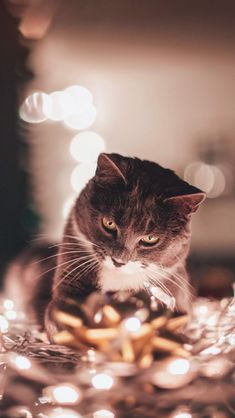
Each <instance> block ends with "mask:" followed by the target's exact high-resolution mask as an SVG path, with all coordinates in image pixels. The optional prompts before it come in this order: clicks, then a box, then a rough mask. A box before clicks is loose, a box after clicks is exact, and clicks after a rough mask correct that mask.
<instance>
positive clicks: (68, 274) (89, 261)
mask: <svg viewBox="0 0 235 418" xmlns="http://www.w3.org/2000/svg"><path fill="white" fill-rule="evenodd" d="M94 257H95V256H94ZM78 261H79V259H77V260H75V261H74V262H73V264H75V262H78ZM91 261H93V259H92V256H91V257H89V259H88V260H86V261H84V262H83V263H82V264H78V265H77V266H76V267H75V268H74V269H72V270H70V271H69V272H68V273H67V274H66V275H65V276H63V275H62V278H61V280H59V281H58V282H57V283H56V284H55V286H54V288H53V289H56V288H57V287H58V286H59V285H60V284H61V283H62V282H64V281H65V279H66V278H67V277H69V276H70V275H71V274H72V273H74V272H75V271H76V270H78V269H79V268H81V267H83V266H84V265H86V264H88V263H91ZM70 267H71V265H70V266H69V268H70Z"/></svg>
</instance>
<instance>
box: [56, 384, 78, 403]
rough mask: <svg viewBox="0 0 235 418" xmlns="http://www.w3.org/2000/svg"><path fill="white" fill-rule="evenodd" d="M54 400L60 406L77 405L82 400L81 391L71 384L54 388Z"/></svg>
mask: <svg viewBox="0 0 235 418" xmlns="http://www.w3.org/2000/svg"><path fill="white" fill-rule="evenodd" d="M52 394H53V398H54V400H55V401H56V402H57V403H59V404H77V403H78V402H79V401H80V399H81V393H80V391H79V389H77V388H76V387H75V386H73V385H71V384H61V385H57V386H55V387H54V388H53V392H52Z"/></svg>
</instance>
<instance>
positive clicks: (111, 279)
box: [99, 257, 144, 292]
mask: <svg viewBox="0 0 235 418" xmlns="http://www.w3.org/2000/svg"><path fill="white" fill-rule="evenodd" d="M99 282H100V285H101V288H102V291H103V292H107V291H116V290H121V289H123V290H125V289H126V290H127V289H129V290H139V289H141V288H142V287H143V282H144V275H143V269H142V268H141V263H140V262H138V261H135V262H134V261H129V262H128V263H127V264H125V265H124V266H121V267H115V266H114V264H113V262H112V260H111V258H110V257H106V258H105V260H104V261H103V266H102V269H101V271H100V276H99Z"/></svg>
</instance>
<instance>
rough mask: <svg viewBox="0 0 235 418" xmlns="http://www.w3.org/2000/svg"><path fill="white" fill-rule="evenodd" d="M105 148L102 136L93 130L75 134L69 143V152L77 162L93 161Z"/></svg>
mask: <svg viewBox="0 0 235 418" xmlns="http://www.w3.org/2000/svg"><path fill="white" fill-rule="evenodd" d="M104 150H105V143H104V140H103V138H101V136H100V135H98V134H97V133H95V132H91V131H86V132H81V133H80V134H78V135H76V136H75V137H74V138H73V139H72V141H71V144H70V154H71V155H72V157H73V158H74V159H75V160H77V161H79V162H94V161H96V160H97V158H98V155H99V154H100V153H101V152H103V151H104Z"/></svg>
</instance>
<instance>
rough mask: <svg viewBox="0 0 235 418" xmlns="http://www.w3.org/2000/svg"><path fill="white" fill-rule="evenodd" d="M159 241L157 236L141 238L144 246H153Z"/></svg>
mask: <svg viewBox="0 0 235 418" xmlns="http://www.w3.org/2000/svg"><path fill="white" fill-rule="evenodd" d="M158 241H159V238H158V237H156V236H155V235H151V234H150V235H146V236H145V237H143V238H141V240H140V243H141V244H142V245H145V246H146V247H147V246H151V245H154V244H156V243H157V242H158Z"/></svg>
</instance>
